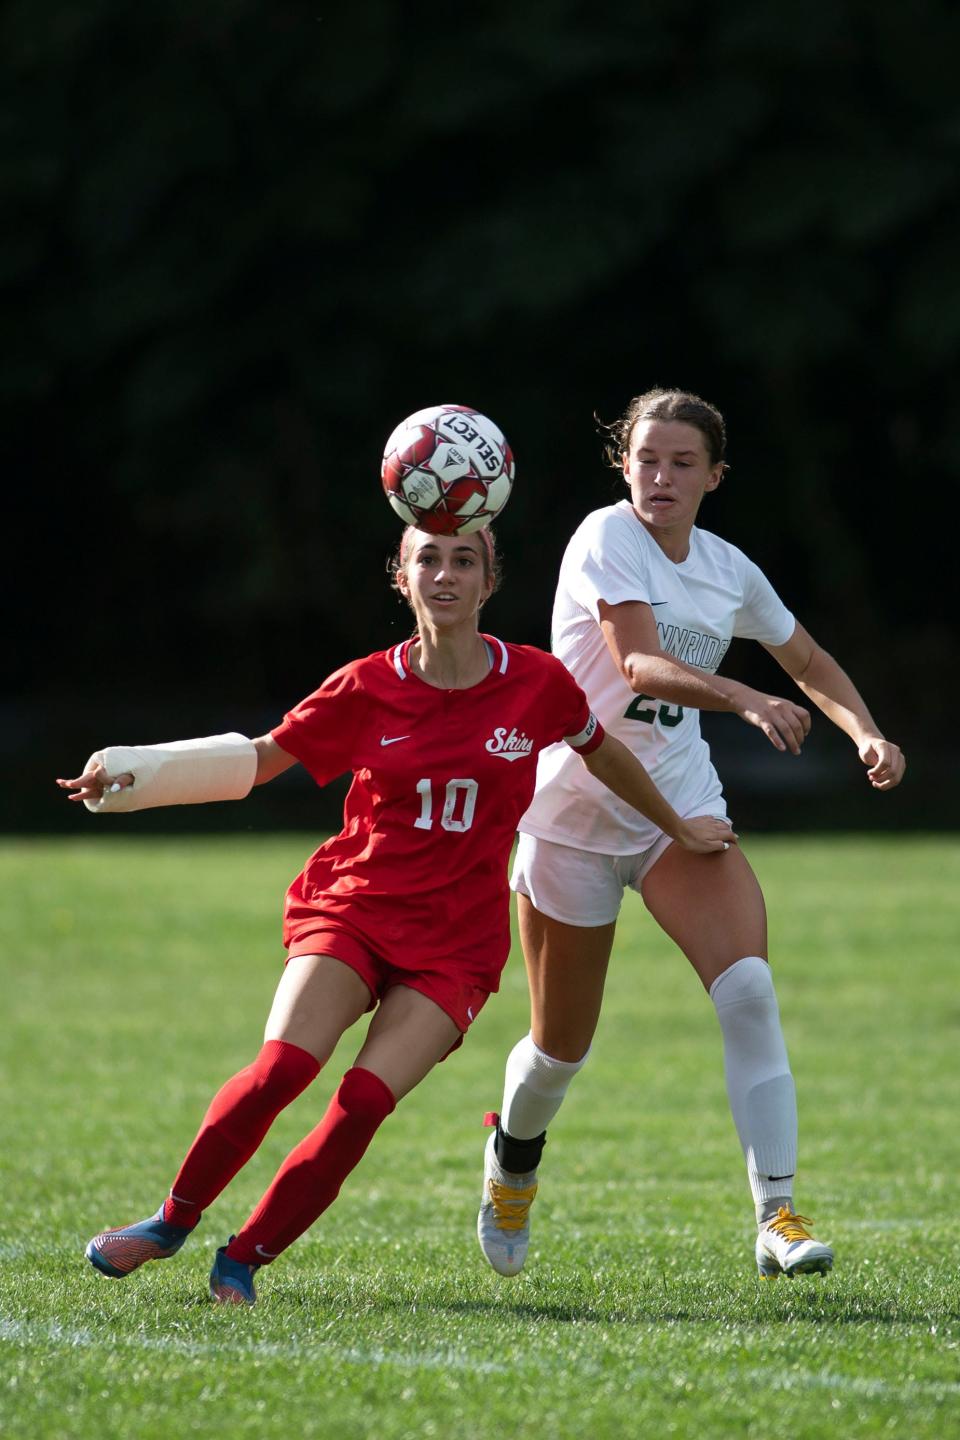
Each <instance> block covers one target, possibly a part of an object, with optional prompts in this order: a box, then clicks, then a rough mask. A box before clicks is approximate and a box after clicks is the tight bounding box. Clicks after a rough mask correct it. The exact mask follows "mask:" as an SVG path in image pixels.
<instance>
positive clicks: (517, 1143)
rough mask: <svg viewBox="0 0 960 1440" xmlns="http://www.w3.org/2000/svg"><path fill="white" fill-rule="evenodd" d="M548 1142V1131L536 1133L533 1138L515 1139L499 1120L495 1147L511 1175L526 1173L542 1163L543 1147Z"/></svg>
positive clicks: (497, 1154)
mask: <svg viewBox="0 0 960 1440" xmlns="http://www.w3.org/2000/svg"><path fill="white" fill-rule="evenodd" d="M546 1143H547V1132H546V1130H544V1131H543V1132H542V1134H540V1135H535V1136H534V1137H533V1139H532V1140H515V1139H514V1138H513V1136H512V1135H508V1134H507V1132H506V1130H504V1129H503V1127H502V1126H501V1124H500V1121H499V1120H498V1121H497V1138H496V1140H494V1142H493V1148H494V1151H495V1153H496V1157H497V1159H498V1160H499V1161H500V1164H501V1165H502V1166H503V1168H504V1170H509V1172H510V1174H511V1175H526V1174H528V1173H529V1172H530V1171H531V1170H536V1168H537V1166H538V1165H539V1164H540V1157H541V1155H542V1154H543V1147H544V1145H546Z"/></svg>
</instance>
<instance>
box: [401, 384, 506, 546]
mask: <svg viewBox="0 0 960 1440" xmlns="http://www.w3.org/2000/svg"><path fill="white" fill-rule="evenodd" d="M513 474H514V463H513V452H512V451H511V449H510V446H509V445H508V444H507V441H506V437H505V436H504V434H503V431H502V430H500V429H499V427H498V426H496V425H494V423H493V421H492V420H488V418H487V417H486V415H481V414H480V413H479V411H477V410H471V408H470V406H469V405H431V406H429V408H428V409H426V410H418V411H417V412H416V413H415V414H413V415H408V416H407V418H406V420H403V421H401V423H400V424H399V425H398V426H397V428H396V429H395V430H394V431H393V433H392V434H391V436H390V438H389V440H388V441H387V444H386V447H385V449H384V452H383V464H382V466H381V468H380V477H381V479H382V481H383V488H384V492H385V493H386V497H387V499H388V500H389V501H390V504H391V505H392V506H393V509H394V510H395V511H396V513H397V514H398V515H399V516H400V519H401V520H403V521H404V522H405V523H406V524H407V525H415V526H416V527H417V529H418V530H426V531H428V532H429V533H430V534H431V535H469V534H470V532H471V531H472V530H482V529H483V527H484V525H489V524H490V522H491V520H493V519H494V518H495V517H496V516H497V515H499V514H500V511H501V510H502V509H503V507H504V505H506V503H507V501H508V499H509V498H510V490H511V487H512V485H513Z"/></svg>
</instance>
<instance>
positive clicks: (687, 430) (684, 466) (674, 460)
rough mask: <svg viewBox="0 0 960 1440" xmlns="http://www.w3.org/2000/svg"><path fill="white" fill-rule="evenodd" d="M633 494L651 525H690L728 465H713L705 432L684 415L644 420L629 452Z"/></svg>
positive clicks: (656, 527) (627, 462) (625, 462)
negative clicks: (680, 417)
mask: <svg viewBox="0 0 960 1440" xmlns="http://www.w3.org/2000/svg"><path fill="white" fill-rule="evenodd" d="M623 473H624V476H625V478H626V481H627V484H628V485H629V486H630V499H631V500H632V501H633V508H634V509H635V510H636V512H637V514H638V515H639V516H640V519H641V520H642V521H643V523H644V525H646V526H647V527H648V528H650V529H654V530H666V529H668V528H672V529H681V528H685V527H686V528H689V526H691V525H692V524H693V522H694V520H695V519H696V515H697V510H698V509H699V508H700V501H701V500H702V499H703V497H704V495H705V494H706V492H707V491H708V490H715V489H716V488H717V486H718V485H719V484H720V478H721V476H722V474H723V466H722V465H711V463H710V456H709V455H708V454H707V445H706V441H705V439H704V436H703V434H702V432H701V431H700V430H698V429H697V427H696V425H687V424H685V423H684V422H683V421H680V420H638V421H637V423H636V425H634V427H633V430H632V431H631V433H630V445H629V449H628V450H627V451H626V453H625V454H624V457H623Z"/></svg>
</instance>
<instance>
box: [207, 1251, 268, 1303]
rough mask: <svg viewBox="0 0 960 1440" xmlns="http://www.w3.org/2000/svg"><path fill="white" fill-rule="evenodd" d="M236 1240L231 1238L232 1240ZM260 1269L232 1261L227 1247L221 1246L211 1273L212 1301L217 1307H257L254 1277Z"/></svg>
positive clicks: (214, 1258)
mask: <svg viewBox="0 0 960 1440" xmlns="http://www.w3.org/2000/svg"><path fill="white" fill-rule="evenodd" d="M234 1238H235V1237H234V1236H233V1235H231V1236H230V1240H233V1239H234ZM230 1240H228V1241H227V1245H229V1244H230ZM259 1269H260V1266H259V1265H245V1264H244V1262H243V1261H242V1260H231V1259H230V1256H229V1255H228V1254H227V1246H226V1245H221V1246H220V1248H219V1250H218V1251H217V1253H216V1255H214V1257H213V1269H212V1270H211V1271H210V1298H211V1300H213V1301H214V1302H215V1303H216V1304H217V1305H256V1303H257V1292H256V1290H255V1289H254V1287H253V1277H254V1275H255V1274H256V1272H257V1271H258V1270H259Z"/></svg>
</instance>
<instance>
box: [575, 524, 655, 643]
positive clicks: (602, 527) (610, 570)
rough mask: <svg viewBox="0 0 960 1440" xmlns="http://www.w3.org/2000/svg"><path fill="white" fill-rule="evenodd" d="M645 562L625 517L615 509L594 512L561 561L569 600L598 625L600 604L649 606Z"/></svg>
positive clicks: (647, 571) (644, 557)
mask: <svg viewBox="0 0 960 1440" xmlns="http://www.w3.org/2000/svg"><path fill="white" fill-rule="evenodd" d="M646 562H647V557H646V554H645V553H644V551H643V550H638V547H637V543H636V536H635V535H634V533H633V526H632V524H631V523H630V520H629V519H628V518H627V517H626V516H625V515H624V513H623V512H622V511H621V510H619V509H616V508H611V509H607V510H595V511H594V512H593V514H591V515H588V516H587V518H586V519H585V520H584V521H583V523H582V525H580V527H579V529H577V530H576V531H575V532H574V534H573V536H572V538H571V540H570V544H569V546H568V548H567V552H566V554H565V555H564V557H563V567H562V575H563V582H564V583H565V586H566V590H567V594H568V595H569V597H570V598H571V599H572V600H573V601H574V602H575V603H576V604H578V605H582V606H583V608H584V610H587V611H589V613H590V614H591V615H592V616H593V618H594V620H597V621H599V619H600V603H599V602H600V601H601V600H605V601H606V602H607V604H608V605H621V604H623V602H624V601H628V600H644V601H646V602H647V604H649V603H650V571H649V565H648V564H647V563H646Z"/></svg>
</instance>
